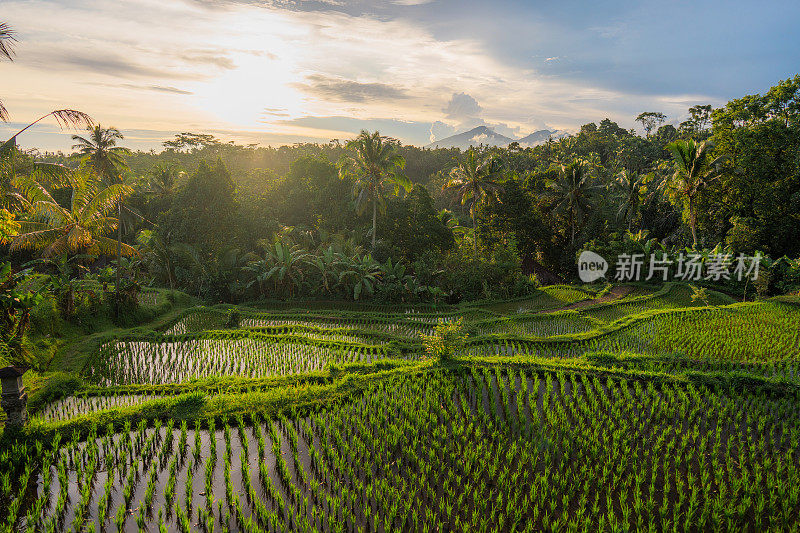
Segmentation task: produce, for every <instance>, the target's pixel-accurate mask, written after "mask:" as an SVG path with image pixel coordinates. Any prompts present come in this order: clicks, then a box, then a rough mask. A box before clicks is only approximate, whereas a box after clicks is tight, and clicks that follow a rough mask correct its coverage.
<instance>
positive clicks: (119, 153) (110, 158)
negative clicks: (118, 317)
mask: <svg viewBox="0 0 800 533" xmlns="http://www.w3.org/2000/svg"><path fill="white" fill-rule="evenodd" d="M86 129H87V131H89V133H90V135H89V138H88V139H87V138H86V137H81V136H80V135H73V136H72V140H73V141H76V144H74V145H72V149H73V150H77V151H78V154H79V155H80V156H81V164H83V165H88V166H89V167H91V168H92V169H93V170H94V171H95V172H96V173H97V175H98V176H100V178H101V179H103V180H105V181H106V183H122V170H123V169H125V168H126V167H127V166H128V165H127V163H125V158H124V156H126V155H128V154H130V150H128V149H127V148H123V147H121V146H117V140H122V139H124V136H123V135H122V133H120V131H119V130H118V129H117V128H103V127H102V126H101V125H100V124H98V125H96V126H94V127H91V126H89V127H87V128H86ZM117 218H118V219H119V221H120V223H119V224H117V283H116V287H115V291H116V293H117V314H119V286H120V281H121V275H122V198H120V202H119V204H117Z"/></svg>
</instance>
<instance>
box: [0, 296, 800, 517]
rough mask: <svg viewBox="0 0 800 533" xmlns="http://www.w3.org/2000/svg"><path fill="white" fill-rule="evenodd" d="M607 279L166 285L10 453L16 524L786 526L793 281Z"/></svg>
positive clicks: (88, 361) (99, 347) (798, 363)
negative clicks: (253, 303)
mask: <svg viewBox="0 0 800 533" xmlns="http://www.w3.org/2000/svg"><path fill="white" fill-rule="evenodd" d="M609 289H610V287H605V288H604V289H602V290H597V289H595V290H592V289H580V288H572V287H562V286H551V287H543V288H542V289H541V290H540V291H537V293H535V294H533V295H531V296H530V297H526V298H524V299H517V300H512V301H510V302H486V303H482V304H474V305H472V304H470V305H458V306H438V307H436V308H434V307H431V306H413V307H412V306H390V305H370V304H350V305H333V304H331V305H326V304H313V305H304V306H302V307H298V308H291V306H281V307H279V308H274V307H269V306H263V307H245V306H238V307H235V306H230V305H221V306H210V307H208V306H202V305H200V306H189V307H184V308H182V309H178V308H177V307H176V308H174V310H172V311H170V312H168V313H166V314H165V315H164V316H163V318H162V319H159V320H156V321H155V322H154V323H153V325H152V326H146V327H140V328H135V329H133V330H121V331H117V332H114V333H113V334H103V335H99V336H96V337H95V338H92V339H91V341H90V342H89V344H91V349H88V348H87V349H86V350H85V351H84V352H82V354H81V357H80V358H75V359H72V360H71V361H70V365H71V366H70V370H72V371H73V372H75V373H76V374H78V375H80V376H83V378H82V379H76V378H68V377H66V376H67V375H66V374H65V375H62V376H60V377H57V378H54V380H55V381H56V382H58V385H57V386H53V387H48V386H45V387H43V388H42V389H39V390H37V391H36V392H34V393H33V394H32V396H31V401H30V403H29V408H30V416H31V417H32V420H31V423H30V429H29V434H28V438H26V439H25V440H21V441H19V442H16V443H14V444H13V445H11V446H10V447H8V448H6V449H4V451H3V453H2V455H0V461H1V462H2V472H3V477H2V480H0V482H1V483H2V500H1V501H2V504H3V506H4V507H5V508H7V509H8V512H7V514H6V515H5V518H4V524H5V527H8V528H10V529H12V530H17V529H22V530H28V531H60V530H71V531H102V530H107V531H116V530H119V531H136V530H145V531H146V530H158V529H160V530H162V531H190V530H196V529H198V528H199V529H202V530H206V531H213V530H216V531H225V530H230V531H401V530H402V531H442V530H451V531H535V530H543V529H544V530H562V529H563V530H582V531H583V530H586V531H596V530H598V529H600V530H606V529H608V530H631V529H637V530H641V529H648V528H655V529H658V530H666V529H672V528H675V529H679V530H684V529H686V530H695V529H706V528H712V527H716V528H721V529H741V530H753V531H763V530H790V529H793V528H796V527H797V513H798V510H799V509H800V492H799V489H800V470H798V465H799V464H800V457H798V454H799V453H800V448H798V444H800V443H799V442H798V441H799V440H800V411H799V410H798V408H799V406H798V403H797V399H798V397H797V394H798V388H799V387H800V376H798V371H800V358H799V357H798V354H800V328H798V325H800V300H799V299H798V298H796V297H791V298H776V299H771V300H765V301H759V302H745V303H736V302H734V301H733V300H732V298H730V297H728V296H725V295H723V294H721V293H716V292H712V293H710V295H709V302H708V303H709V305H706V304H705V302H702V303H700V302H696V301H695V302H693V301H692V300H691V298H690V296H691V291H690V289H689V287H688V286H686V285H683V284H672V283H668V284H664V285H663V286H655V285H653V286H645V285H639V286H635V287H633V286H631V287H626V289H628V290H625V291H622V293H624V294H626V295H625V296H621V297H614V298H611V299H607V298H604V297H603V292H604V291H605V292H606V293H607V292H608V290H609ZM160 295H161V296H162V297H163V298H165V299H169V298H173V297H174V296H173V295H172V293H169V292H161V293H160ZM576 302H580V303H581V304H582V305H581V306H580V307H577V308H574V306H571V305H570V304H574V303H576ZM498 307H500V308H503V309H510V308H513V307H517V308H518V310H519V312H511V313H499V312H497V311H494V310H493V309H494V308H498ZM564 307H573V308H572V309H567V310H563V308H564ZM455 323H459V324H461V330H462V331H463V334H464V336H463V341H462V342H463V344H462V345H461V349H460V351H459V352H457V353H454V354H453V356H452V357H448V358H446V359H443V360H441V361H440V362H439V361H437V360H434V359H432V358H430V357H428V356H427V355H426V353H425V346H424V342H425V341H424V339H425V337H424V336H426V335H431V336H435V333H436V332H435V330H436V329H437V328H439V329H440V330H441V329H443V328H447V327H448V325H452V324H455ZM733 330H735V331H736V335H735V336H734V335H732V334H731V331H733ZM421 336H423V337H421ZM65 363H66V362H65ZM56 395H58V396H61V397H56ZM721 517H722V518H721Z"/></svg>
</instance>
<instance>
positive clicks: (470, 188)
mask: <svg viewBox="0 0 800 533" xmlns="http://www.w3.org/2000/svg"><path fill="white" fill-rule="evenodd" d="M504 181H505V174H504V172H503V168H502V165H501V164H500V160H499V159H498V158H497V157H495V156H493V155H490V156H488V157H485V158H483V159H479V158H478V156H477V154H476V152H475V149H474V148H472V147H470V149H469V150H468V151H467V157H466V159H465V160H464V161H461V162H459V164H458V166H456V167H455V168H453V169H452V170H451V171H450V179H449V181H448V182H447V183H446V184H445V186H444V187H443V188H442V190H446V191H451V192H452V193H453V194H454V195H455V198H456V199H457V200H459V201H460V202H461V205H469V214H470V217H472V227H473V229H474V231H475V239H474V240H473V247H474V252H475V258H477V257H478V225H477V221H476V219H475V214H476V211H477V208H478V206H479V205H480V204H482V203H484V202H487V201H488V200H489V199H490V198H495V199H496V200H499V195H500V193H502V192H503V185H502V183H503V182H504Z"/></svg>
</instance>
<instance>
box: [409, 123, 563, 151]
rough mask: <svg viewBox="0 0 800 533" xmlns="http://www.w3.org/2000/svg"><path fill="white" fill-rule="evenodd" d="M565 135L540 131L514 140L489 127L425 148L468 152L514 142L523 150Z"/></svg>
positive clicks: (460, 134)
mask: <svg viewBox="0 0 800 533" xmlns="http://www.w3.org/2000/svg"><path fill="white" fill-rule="evenodd" d="M564 135H567V132H564V131H550V130H539V131H534V132H533V133H531V134H530V135H526V136H525V137H523V138H521V139H512V138H511V137H506V136H505V135H501V134H499V133H497V132H496V131H494V130H493V129H491V128H489V127H487V126H478V127H477V128H472V129H471V130H469V131H465V132H463V133H458V134H456V135H452V136H450V137H446V138H444V139H440V140H438V141H434V142H432V143H430V144H429V145H427V146H426V147H425V148H460V149H462V150H466V149H468V148H469V147H470V146H480V145H484V146H499V147H506V146H508V145H509V144H511V143H512V142H514V141H516V142H518V143H519V144H520V146H522V147H523V148H527V147H531V146H536V145H539V144H542V143H544V142H546V141H547V139H549V138H551V137H552V138H553V139H558V138H560V137H563V136H564Z"/></svg>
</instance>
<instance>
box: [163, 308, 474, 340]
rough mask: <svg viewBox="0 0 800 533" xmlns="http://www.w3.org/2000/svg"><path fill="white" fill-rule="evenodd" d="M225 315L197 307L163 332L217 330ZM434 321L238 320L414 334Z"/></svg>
mask: <svg viewBox="0 0 800 533" xmlns="http://www.w3.org/2000/svg"><path fill="white" fill-rule="evenodd" d="M457 318H458V316H452V317H442V321H452V320H456V319H457ZM226 320H227V317H226V315H225V314H224V313H222V312H220V311H218V310H196V311H193V312H191V313H188V314H186V315H185V316H184V317H183V318H181V319H180V320H179V321H177V322H176V323H175V324H173V325H172V326H171V327H170V328H169V329H168V330H167V331H166V333H167V334H169V335H183V334H186V333H195V332H201V331H208V330H213V329H220V328H222V327H223V326H224V325H225V323H226ZM436 324H437V321H436V319H435V318H424V319H409V318H405V317H397V318H390V317H377V316H374V315H369V314H359V315H357V316H337V315H325V314H302V315H299V314H296V313H292V314H277V313H269V314H267V313H263V314H255V315H248V314H243V315H242V318H241V320H240V321H239V327H242V328H264V327H279V326H306V327H318V328H337V329H338V328H351V329H361V330H366V331H375V332H381V333H390V334H397V335H404V336H408V337H411V336H417V335H419V334H420V333H423V334H426V335H427V334H430V333H431V332H432V331H433V328H434V327H435V325H436Z"/></svg>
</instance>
